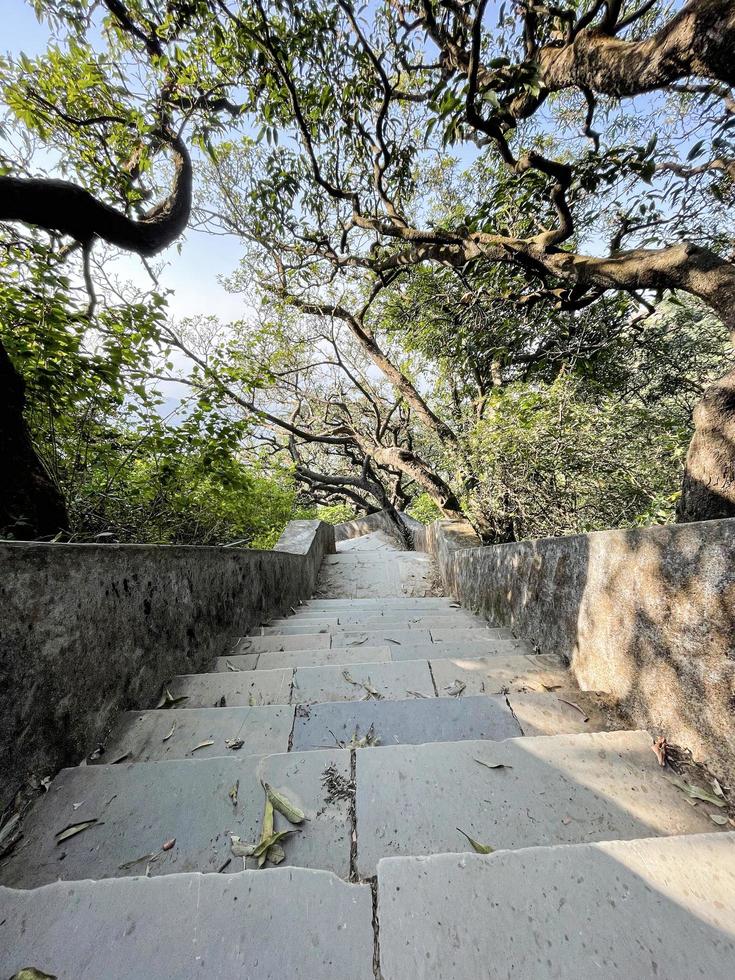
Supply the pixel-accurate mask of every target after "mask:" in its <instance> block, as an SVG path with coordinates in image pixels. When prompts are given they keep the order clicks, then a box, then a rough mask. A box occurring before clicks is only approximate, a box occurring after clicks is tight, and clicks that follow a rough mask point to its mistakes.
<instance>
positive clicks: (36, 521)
mask: <svg viewBox="0 0 735 980" xmlns="http://www.w3.org/2000/svg"><path fill="white" fill-rule="evenodd" d="M24 408H25V382H24V381H23V378H22V377H21V376H20V375H19V374H18V372H17V371H16V370H15V368H14V367H13V364H12V362H11V360H10V358H9V357H8V354H7V351H6V350H5V348H4V347H3V346H2V344H0V459H2V461H3V463H2V474H3V475H2V477H1V478H0V537H3V538H8V537H10V538H14V539H16V540H24V541H27V540H32V539H34V538H39V537H44V536H46V535H53V534H56V533H57V531H60V530H62V529H65V528H68V526H69V521H68V517H67V513H66V507H65V505H64V500H63V497H62V496H61V493H60V492H59V490H58V488H57V486H56V485H55V483H54V482H53V480H52V479H51V478H50V476H49V475H48V473H47V472H46V469H45V467H44V466H43V464H42V462H41V460H40V459H39V458H38V455H37V453H36V451H35V449H34V448H33V442H32V441H31V437H30V433H29V432H28V427H27V426H26V423H25V419H24V417H23V409H24Z"/></svg>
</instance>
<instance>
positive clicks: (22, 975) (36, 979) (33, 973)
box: [10, 966, 57, 980]
mask: <svg viewBox="0 0 735 980" xmlns="http://www.w3.org/2000/svg"><path fill="white" fill-rule="evenodd" d="M10 980H57V977H56V974H55V973H44V972H43V970H37V969H36V968H35V966H24V967H23V969H22V970H18V972H17V973H14V974H13V976H12V977H11V978H10Z"/></svg>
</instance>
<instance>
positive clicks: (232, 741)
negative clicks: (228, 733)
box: [225, 738, 245, 752]
mask: <svg viewBox="0 0 735 980" xmlns="http://www.w3.org/2000/svg"><path fill="white" fill-rule="evenodd" d="M244 744H245V742H243V740H242V739H241V738H226V739H225V745H226V746H227V748H228V749H232V751H233V752H237V750H238V749H241V748H242V747H243V745H244Z"/></svg>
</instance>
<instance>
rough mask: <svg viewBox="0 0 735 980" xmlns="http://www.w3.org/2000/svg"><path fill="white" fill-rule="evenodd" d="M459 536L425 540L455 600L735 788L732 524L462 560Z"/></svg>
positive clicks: (517, 548) (438, 532)
mask: <svg viewBox="0 0 735 980" xmlns="http://www.w3.org/2000/svg"><path fill="white" fill-rule="evenodd" d="M456 529H457V526H456V525H452V524H449V523H448V522H437V523H436V524H433V525H432V526H431V528H429V529H427V530H428V535H427V538H428V542H427V543H428V550H429V551H431V552H432V553H433V554H434V555H435V556H436V558H437V561H438V563H439V566H440V569H441V571H442V574H443V578H444V581H445V585H446V587H447V590H448V591H449V592H451V594H452V595H454V596H455V597H456V598H457V599H459V600H460V601H461V602H462V603H463V605H466V606H468V607H469V608H471V609H473V610H475V611H477V612H479V613H481V614H482V615H484V616H486V617H487V618H488V619H489V620H491V621H492V622H493V623H495V624H498V625H504V626H510V627H512V628H513V630H514V631H515V633H516V634H517V635H518V636H520V637H522V638H523V639H525V640H527V641H528V642H529V643H530V644H532V645H533V646H534V647H535V648H537V649H538V650H539V651H541V652H543V653H556V654H560V655H561V656H563V657H564V658H566V660H567V661H568V662H569V663H570V665H571V668H572V670H573V672H574V674H575V676H576V678H577V681H578V682H579V684H580V686H581V687H582V688H583V689H585V690H603V691H608V692H609V693H611V694H612V695H613V696H614V697H615V699H616V700H617V701H618V703H619V705H620V707H621V708H622V709H623V711H624V712H625V713H626V714H627V715H628V717H629V718H630V719H631V722H632V723H633V724H635V725H637V726H639V727H641V728H647V729H648V730H649V731H650V732H652V733H653V734H655V735H665V736H666V738H668V739H669V741H671V742H674V743H677V744H679V745H682V746H686V747H688V748H690V749H691V750H692V752H693V753H694V755H695V757H696V758H698V759H700V760H702V761H706V762H707V763H708V764H709V765H710V766H711V767H712V768H713V769H714V770H715V771H716V772H717V773H719V774H720V775H722V776H723V777H724V778H725V779H726V780H727V781H728V782H730V784H731V785H735V725H734V724H733V719H734V712H735V520H722V521H709V522H706V523H700V524H683V525H674V526H669V527H654V528H642V529H636V530H619V531H603V532H600V533H597V534H588V535H575V536H573V537H566V538H548V539H544V540H539V541H525V542H521V543H520V544H508V545H496V546H494V547H492V546H491V547H485V548H469V549H461V550H455V549H453V548H452V541H453V539H454V543H456Z"/></svg>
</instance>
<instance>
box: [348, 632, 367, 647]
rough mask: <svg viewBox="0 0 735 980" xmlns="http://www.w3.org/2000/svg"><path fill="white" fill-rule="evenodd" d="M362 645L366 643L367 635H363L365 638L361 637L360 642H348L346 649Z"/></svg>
mask: <svg viewBox="0 0 735 980" xmlns="http://www.w3.org/2000/svg"><path fill="white" fill-rule="evenodd" d="M363 643H367V633H366V634H365V636H363V638H362V639H361V640H350V642H349V643H348V644H347V646H348V647H359V646H362V644H363Z"/></svg>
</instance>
